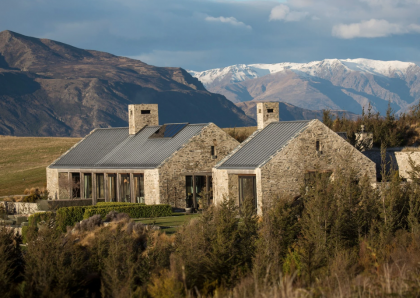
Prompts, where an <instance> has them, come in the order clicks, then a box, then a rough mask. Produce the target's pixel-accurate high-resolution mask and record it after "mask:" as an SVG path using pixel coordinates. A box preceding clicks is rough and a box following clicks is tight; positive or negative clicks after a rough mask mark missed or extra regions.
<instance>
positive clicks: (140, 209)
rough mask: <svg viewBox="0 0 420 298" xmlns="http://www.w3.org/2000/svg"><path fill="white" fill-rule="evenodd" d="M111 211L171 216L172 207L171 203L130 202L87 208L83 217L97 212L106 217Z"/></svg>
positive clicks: (151, 215) (138, 214) (135, 214)
mask: <svg viewBox="0 0 420 298" xmlns="http://www.w3.org/2000/svg"><path fill="white" fill-rule="evenodd" d="M111 211H118V212H123V213H127V214H128V215H129V216H130V217H131V218H140V217H162V216H171V215H172V207H171V206H170V205H141V204H130V205H129V206H107V207H103V208H99V207H96V208H95V207H93V208H92V207H91V208H86V210H85V213H84V216H83V218H84V219H86V218H89V217H91V216H93V215H95V214H100V215H101V216H102V217H105V216H106V215H107V214H108V213H109V212H111Z"/></svg>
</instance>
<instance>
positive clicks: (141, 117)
mask: <svg viewBox="0 0 420 298" xmlns="http://www.w3.org/2000/svg"><path fill="white" fill-rule="evenodd" d="M142 111H149V114H142ZM146 125H149V126H156V125H159V111H158V105H157V104H136V105H128V131H129V134H130V135H135V134H136V133H138V132H139V131H140V130H141V129H142V128H143V127H145V126H146Z"/></svg>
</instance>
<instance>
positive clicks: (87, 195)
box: [84, 174, 92, 199]
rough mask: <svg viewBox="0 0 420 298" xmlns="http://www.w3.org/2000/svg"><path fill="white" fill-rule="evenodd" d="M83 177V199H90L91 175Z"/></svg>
mask: <svg viewBox="0 0 420 298" xmlns="http://www.w3.org/2000/svg"><path fill="white" fill-rule="evenodd" d="M84 175H85V199H91V198H92V174H84Z"/></svg>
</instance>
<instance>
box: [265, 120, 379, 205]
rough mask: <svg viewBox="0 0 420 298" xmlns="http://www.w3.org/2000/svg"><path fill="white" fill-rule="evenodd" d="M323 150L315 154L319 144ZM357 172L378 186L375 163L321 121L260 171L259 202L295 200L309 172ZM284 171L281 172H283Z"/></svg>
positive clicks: (308, 128) (316, 121)
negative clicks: (281, 199)
mask: <svg viewBox="0 0 420 298" xmlns="http://www.w3.org/2000/svg"><path fill="white" fill-rule="evenodd" d="M317 141H319V142H320V148H319V149H320V150H319V151H317V150H316V142H317ZM350 168H352V169H353V170H355V171H356V172H357V173H358V174H359V176H360V177H362V176H363V175H367V176H368V178H369V180H370V181H371V183H372V184H373V183H375V182H376V168H375V163H374V162H373V161H371V160H370V159H368V158H367V157H366V156H364V155H363V154H362V153H360V151H358V150H357V149H356V148H355V147H353V146H352V145H351V144H350V143H348V142H347V141H345V140H344V139H343V138H341V137H340V136H339V135H337V134H336V133H335V132H333V131H332V130H330V129H329V128H328V127H327V126H325V125H324V124H323V123H322V122H321V121H319V120H314V121H312V122H311V123H310V124H309V126H308V127H307V128H306V129H305V130H304V131H303V132H302V133H301V134H299V135H298V136H297V137H296V138H295V139H292V140H291V141H290V142H289V144H288V145H287V146H286V147H285V148H284V149H283V150H281V151H280V152H279V153H278V154H276V155H275V156H274V157H273V158H272V159H271V160H269V161H268V162H267V163H266V164H265V165H263V166H262V167H261V173H260V175H261V178H260V180H261V181H260V183H261V186H258V177H257V189H259V191H258V192H257V198H259V199H260V200H259V201H260V202H264V201H269V200H270V199H272V198H273V199H274V198H276V197H277V196H288V197H292V196H296V195H298V194H299V190H300V187H301V185H302V184H301V182H302V181H303V178H304V175H305V173H306V172H308V171H332V172H333V173H334V172H335V171H336V170H338V169H350ZM280 169H281V170H280Z"/></svg>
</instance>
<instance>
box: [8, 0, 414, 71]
mask: <svg viewBox="0 0 420 298" xmlns="http://www.w3.org/2000/svg"><path fill="white" fill-rule="evenodd" d="M419 12H420V0H287V1H239V0H236V1H235V0H231V1H225V0H218V1H216V0H152V1H143V0H71V1H61V0H0V31H2V30H6V29H8V30H12V31H15V32H18V33H22V34H25V35H30V36H35V37H41V38H50V39H54V40H58V41H61V42H64V43H68V44H71V45H73V46H76V47H80V48H85V49H94V50H100V51H106V52H110V53H112V54H115V55H121V56H129V57H133V58H137V59H140V60H142V61H144V62H146V63H149V64H153V65H157V66H180V67H183V68H186V69H193V70H205V69H210V68H217V67H223V66H228V65H232V64H239V63H244V64H250V63H277V62H309V61H313V60H322V59H325V58H343V59H344V58H370V59H379V60H401V61H412V62H415V63H417V64H420V63H419V62H420V17H419Z"/></svg>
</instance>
